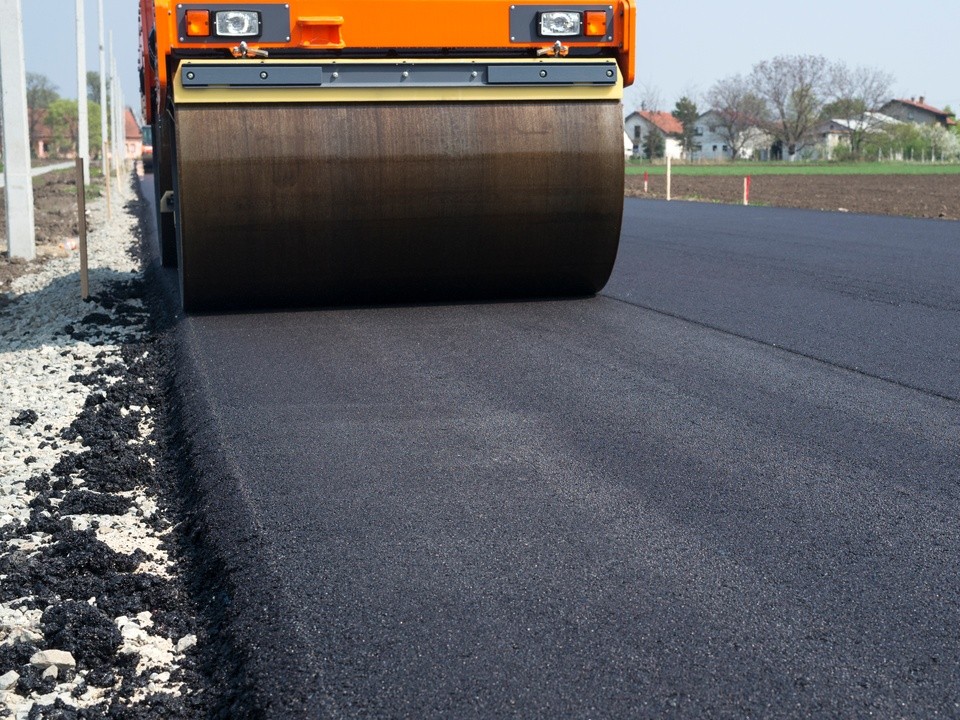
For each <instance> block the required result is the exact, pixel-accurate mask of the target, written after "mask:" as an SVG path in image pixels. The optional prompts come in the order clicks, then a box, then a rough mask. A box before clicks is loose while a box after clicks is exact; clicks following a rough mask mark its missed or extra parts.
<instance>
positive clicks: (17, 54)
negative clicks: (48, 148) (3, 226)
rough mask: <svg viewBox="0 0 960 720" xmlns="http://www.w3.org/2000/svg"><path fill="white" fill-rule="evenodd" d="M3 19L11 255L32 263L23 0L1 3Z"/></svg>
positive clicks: (0, 55)
mask: <svg viewBox="0 0 960 720" xmlns="http://www.w3.org/2000/svg"><path fill="white" fill-rule="evenodd" d="M0 17H2V18H3V21H2V22H0V112H2V113H3V177H4V183H5V185H6V193H5V195H6V209H7V247H8V248H9V249H8V255H9V256H10V257H11V258H23V259H24V260H33V259H34V258H35V257H36V255H37V250H36V237H35V234H34V233H35V225H34V216H33V177H32V176H31V174H30V129H29V128H30V126H29V124H28V121H27V71H26V66H25V65H24V61H23V13H22V12H21V10H20V0H0Z"/></svg>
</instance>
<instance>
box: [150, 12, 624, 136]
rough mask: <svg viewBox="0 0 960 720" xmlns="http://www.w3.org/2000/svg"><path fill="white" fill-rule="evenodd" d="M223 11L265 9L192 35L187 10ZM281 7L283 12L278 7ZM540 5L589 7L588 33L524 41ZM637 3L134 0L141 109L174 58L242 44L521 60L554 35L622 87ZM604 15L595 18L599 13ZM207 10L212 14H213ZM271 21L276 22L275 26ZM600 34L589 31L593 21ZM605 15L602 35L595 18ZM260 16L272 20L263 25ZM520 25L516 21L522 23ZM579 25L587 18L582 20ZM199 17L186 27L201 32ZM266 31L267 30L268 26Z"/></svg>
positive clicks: (326, 52)
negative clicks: (252, 25)
mask: <svg viewBox="0 0 960 720" xmlns="http://www.w3.org/2000/svg"><path fill="white" fill-rule="evenodd" d="M225 9H236V10H248V9H250V10H258V11H263V13H264V20H265V23H264V30H265V32H264V34H263V36H262V37H250V38H223V37H217V36H216V34H215V32H213V31H211V33H210V35H208V36H205V37H204V36H197V35H190V34H189V32H188V25H189V22H188V17H187V13H188V12H194V13H200V15H191V16H190V18H197V17H200V18H202V13H203V12H205V11H207V12H210V13H216V12H217V11H223V10H225ZM281 9H282V10H281ZM546 10H557V11H563V10H571V11H574V10H576V11H582V12H583V14H584V15H586V14H587V13H589V15H590V17H589V20H590V26H591V30H590V31H589V32H591V35H590V36H586V35H585V33H586V32H587V31H586V30H585V31H584V35H581V36H579V37H573V38H567V37H559V38H543V37H531V36H529V34H526V35H525V34H524V32H522V30H523V28H521V32H519V33H518V32H517V28H518V27H520V25H518V18H520V19H521V20H522V19H523V18H529V17H531V16H535V15H536V13H538V12H540V11H546ZM635 12H636V11H635V8H634V3H633V0H613V2H612V3H611V4H593V3H589V2H571V0H560V1H559V2H547V3H544V2H536V3H517V2H508V1H507V0H288V2H285V3H270V2H254V1H250V0H235V1H234V2H230V3H223V2H207V3H204V2H196V1H194V2H174V0H140V16H141V50H142V59H141V73H142V81H143V91H144V92H143V95H144V101H145V102H144V105H145V107H144V114H145V117H146V120H147V122H153V121H154V115H155V113H156V111H157V109H158V108H163V107H164V105H165V104H166V102H167V100H168V93H169V92H170V91H169V87H170V80H171V78H172V77H173V74H174V72H175V70H176V67H177V64H178V63H179V62H180V60H182V59H189V58H197V57H230V54H231V49H232V48H234V47H236V46H237V45H238V42H239V40H244V41H245V42H247V44H248V45H249V46H250V47H251V48H256V49H260V50H264V51H266V52H267V53H269V54H270V56H271V57H298V58H313V57H316V58H321V57H331V56H332V57H385V56H387V55H389V54H391V53H392V54H394V55H403V56H421V57H448V58H456V57H458V56H466V55H469V56H473V57H476V56H477V55H478V54H482V55H490V56H491V57H524V56H527V57H529V56H531V55H536V53H537V52H538V51H539V52H541V53H542V52H548V51H550V49H551V46H552V45H554V41H555V40H556V41H559V42H560V43H561V44H562V45H563V46H564V52H569V53H570V55H571V56H578V55H579V56H593V57H614V58H616V59H617V63H618V65H619V67H620V72H621V74H622V75H623V81H624V84H625V85H629V84H630V83H631V82H632V81H633V46H634V37H633V35H634V25H635ZM600 13H602V14H603V15H600ZM604 15H605V16H606V17H605V18H604ZM212 17H213V16H212V15H211V18H212ZM276 18H280V20H279V22H282V23H283V24H284V27H282V28H278V27H276V25H277V21H276ZM598 19H599V21H600V27H599V30H596V27H597V21H598ZM604 19H605V20H606V28H605V29H606V32H603V30H604V28H603V24H602V23H603V21H604ZM266 20H273V21H274V22H273V23H272V26H271V27H269V28H267V27H266ZM521 25H522V23H521ZM585 26H586V23H585ZM202 28H203V25H202V23H199V24H196V25H195V26H193V27H191V28H190V31H193V32H196V31H197V30H198V29H200V30H201V32H202ZM267 30H269V32H267Z"/></svg>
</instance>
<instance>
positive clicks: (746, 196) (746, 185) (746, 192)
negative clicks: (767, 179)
mask: <svg viewBox="0 0 960 720" xmlns="http://www.w3.org/2000/svg"><path fill="white" fill-rule="evenodd" d="M743 204H744V205H749V204H750V176H749V175H747V176H746V177H745V178H744V179H743Z"/></svg>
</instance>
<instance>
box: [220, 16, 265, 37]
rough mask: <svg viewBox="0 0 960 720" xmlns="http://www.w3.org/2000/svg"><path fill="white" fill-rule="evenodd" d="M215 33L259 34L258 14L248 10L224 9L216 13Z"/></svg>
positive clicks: (230, 34)
mask: <svg viewBox="0 0 960 720" xmlns="http://www.w3.org/2000/svg"><path fill="white" fill-rule="evenodd" d="M216 23H217V35H221V36H223V37H256V36H257V35H259V34H260V14H259V13H256V12H250V11H248V10H224V11H221V12H218V13H217V14H216Z"/></svg>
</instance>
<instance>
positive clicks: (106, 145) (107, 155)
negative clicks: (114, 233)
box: [101, 142, 113, 220]
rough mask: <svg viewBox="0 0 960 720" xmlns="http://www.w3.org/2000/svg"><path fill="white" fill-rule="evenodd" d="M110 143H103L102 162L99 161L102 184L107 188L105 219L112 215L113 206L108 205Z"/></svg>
mask: <svg viewBox="0 0 960 720" xmlns="http://www.w3.org/2000/svg"><path fill="white" fill-rule="evenodd" d="M109 147H110V144H109V143H106V142H105V143H103V162H102V163H101V169H102V170H103V184H104V187H106V189H107V220H109V219H110V218H111V217H113V208H111V207H110V150H109Z"/></svg>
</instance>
